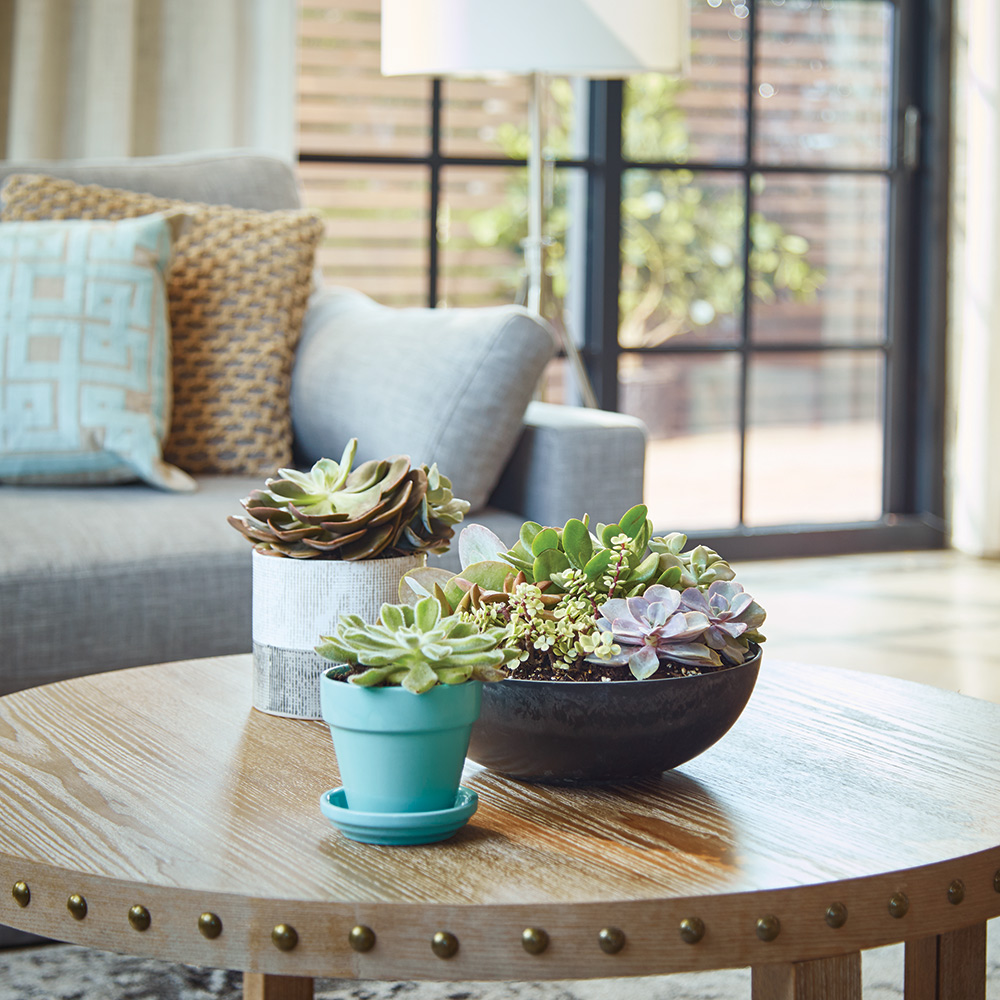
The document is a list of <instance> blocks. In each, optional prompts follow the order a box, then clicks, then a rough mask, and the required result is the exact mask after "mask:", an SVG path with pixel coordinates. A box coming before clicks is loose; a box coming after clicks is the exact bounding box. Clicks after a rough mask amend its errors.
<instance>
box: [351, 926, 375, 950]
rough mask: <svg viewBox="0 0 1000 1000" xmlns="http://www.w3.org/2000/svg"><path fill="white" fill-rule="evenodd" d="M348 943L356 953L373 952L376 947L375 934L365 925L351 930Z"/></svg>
mask: <svg viewBox="0 0 1000 1000" xmlns="http://www.w3.org/2000/svg"><path fill="white" fill-rule="evenodd" d="M347 942H348V944H349V945H350V946H351V948H352V949H353V950H354V951H361V952H364V951H371V950H372V948H374V947H375V932H374V931H373V930H372V929H371V928H370V927H366V926H365V925H364V924H358V925H357V926H355V927H352V928H351V932H350V934H348V935H347Z"/></svg>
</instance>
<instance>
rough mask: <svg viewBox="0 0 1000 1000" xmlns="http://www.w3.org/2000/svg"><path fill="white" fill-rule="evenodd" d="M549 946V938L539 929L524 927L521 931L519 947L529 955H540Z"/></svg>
mask: <svg viewBox="0 0 1000 1000" xmlns="http://www.w3.org/2000/svg"><path fill="white" fill-rule="evenodd" d="M548 946H549V936H548V934H547V933H546V932H545V931H543V930H542V929H541V928H540V927H526V928H525V929H524V930H523V931H521V947H522V948H524V950H525V951H526V952H527V953H528V954H529V955H541V953H542V952H543V951H545V949H546V948H548Z"/></svg>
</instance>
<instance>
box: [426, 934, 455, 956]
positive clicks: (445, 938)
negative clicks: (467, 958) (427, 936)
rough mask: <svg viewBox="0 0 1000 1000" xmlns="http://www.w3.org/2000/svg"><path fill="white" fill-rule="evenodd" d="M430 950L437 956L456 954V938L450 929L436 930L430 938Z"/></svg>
mask: <svg viewBox="0 0 1000 1000" xmlns="http://www.w3.org/2000/svg"><path fill="white" fill-rule="evenodd" d="M431 951H433V952H434V954H435V955H437V957H438V958H453V957H454V956H455V955H457V954H458V938H457V937H455V935H454V934H452V933H451V932H450V931H438V932H437V933H436V934H435V935H434V937H433V938H431Z"/></svg>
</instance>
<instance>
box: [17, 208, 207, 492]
mask: <svg viewBox="0 0 1000 1000" xmlns="http://www.w3.org/2000/svg"><path fill="white" fill-rule="evenodd" d="M184 221H185V219H184V217H183V216H177V215H174V216H172V217H167V216H164V215H150V216H145V217H143V218H139V219H126V220H120V221H117V222H109V221H84V220H72V221H47V222H5V223H0V481H2V482H8V483H24V484H52V485H62V486H67V485H72V484H77V483H117V482H123V481H126V480H133V479H136V478H142V479H144V480H146V482H149V483H152V484H153V485H155V486H160V487H163V488H164V489H171V490H192V489H194V488H195V483H194V480H192V479H191V477H190V476H188V475H185V473H183V472H182V471H181V470H180V469H176V468H174V467H173V466H171V465H168V464H167V463H166V462H164V461H163V460H162V457H161V454H160V444H161V442H162V440H163V438H164V436H165V434H166V430H167V425H168V422H169V419H170V327H169V325H168V322H167V297H166V286H165V280H164V276H165V273H166V271H167V268H168V266H169V263H170V254H171V244H172V241H173V240H174V238H175V237H176V235H177V234H178V232H180V231H181V227H182V225H183V223H184Z"/></svg>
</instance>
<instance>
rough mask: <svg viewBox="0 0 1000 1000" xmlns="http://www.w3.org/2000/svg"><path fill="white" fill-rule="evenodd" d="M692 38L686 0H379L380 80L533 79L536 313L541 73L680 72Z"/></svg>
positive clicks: (576, 368)
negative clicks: (410, 77)
mask: <svg viewBox="0 0 1000 1000" xmlns="http://www.w3.org/2000/svg"><path fill="white" fill-rule="evenodd" d="M689 36H690V28H689V20H688V0H382V73H383V74H385V75H386V76H399V75H406V74H421V75H425V74H426V75H429V76H465V77H474V76H491V75H528V76H530V77H531V84H532V85H531V105H530V152H529V156H528V239H527V240H526V241H525V244H524V256H525V266H526V270H527V273H528V291H527V298H526V304H527V306H528V308H529V309H531V310H532V311H533V312H536V313H539V314H540V312H541V295H542V282H543V279H544V275H545V234H544V227H543V209H544V205H545V188H544V175H543V172H542V159H543V157H542V148H543V134H542V97H543V95H544V92H545V77H546V76H580V77H591V78H609V79H618V78H621V77H625V76H628V75H630V74H633V73H642V72H662V73H678V72H682V71H683V70H684V69H685V68H686V65H687V57H688V49H689ZM561 339H562V341H563V343H562V347H563V350H564V351H565V352H566V356H567V358H568V359H569V362H570V364H571V366H572V368H573V372H574V375H575V377H576V380H577V385H578V387H579V390H580V395H581V398H582V399H583V402H584V403H585V404H586V405H587V406H596V405H597V400H596V397H595V395H594V389H593V386H592V385H591V382H590V378H589V376H588V375H587V371H586V368H585V367H584V365H583V361H582V359H581V357H580V352H579V349H578V348H577V346H576V343H575V341H574V340H573V338H572V337H571V336H569V335H566V336H564V337H562V338H561Z"/></svg>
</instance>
